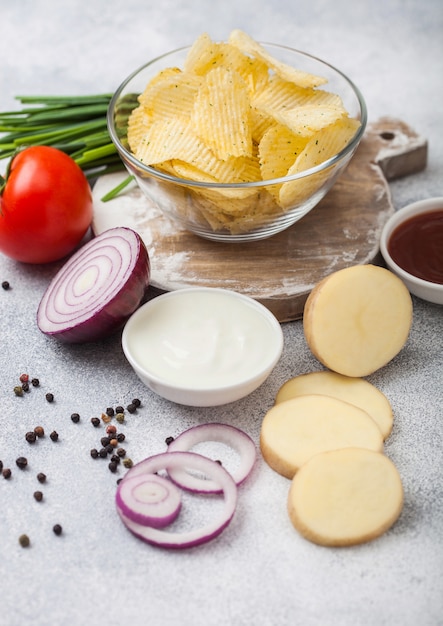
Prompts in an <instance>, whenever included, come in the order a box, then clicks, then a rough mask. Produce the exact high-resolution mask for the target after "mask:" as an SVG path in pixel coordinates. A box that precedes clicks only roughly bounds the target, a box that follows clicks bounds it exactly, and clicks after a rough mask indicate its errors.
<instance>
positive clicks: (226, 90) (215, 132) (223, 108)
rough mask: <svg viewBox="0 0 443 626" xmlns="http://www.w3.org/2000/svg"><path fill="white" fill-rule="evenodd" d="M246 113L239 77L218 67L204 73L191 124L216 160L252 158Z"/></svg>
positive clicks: (247, 107)
mask: <svg viewBox="0 0 443 626" xmlns="http://www.w3.org/2000/svg"><path fill="white" fill-rule="evenodd" d="M249 110H250V103H249V95H248V90H247V87H246V84H245V82H244V80H243V79H242V77H241V76H240V74H239V73H238V72H236V71H235V70H234V71H233V70H231V69H229V68H226V67H222V66H219V67H216V68H214V69H212V70H210V71H209V72H208V73H207V74H206V76H205V80H204V82H203V84H202V85H201V86H200V88H199V90H198V92H197V94H196V97H195V101H194V109H193V114H192V121H193V123H194V126H195V129H196V131H197V133H198V134H199V136H200V137H201V138H202V139H203V141H204V142H205V143H206V145H207V146H209V147H210V148H211V149H212V150H213V151H214V153H215V154H216V156H217V157H218V158H220V159H228V158H230V157H232V156H237V157H238V156H251V155H252V136H251V129H250V124H249Z"/></svg>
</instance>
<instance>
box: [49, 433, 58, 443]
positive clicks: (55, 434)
mask: <svg viewBox="0 0 443 626" xmlns="http://www.w3.org/2000/svg"><path fill="white" fill-rule="evenodd" d="M49 436H50V437H51V439H52V441H58V432H57V431H56V430H53V431H52V433H51V434H50V435H49Z"/></svg>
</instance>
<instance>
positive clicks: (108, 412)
mask: <svg viewBox="0 0 443 626" xmlns="http://www.w3.org/2000/svg"><path fill="white" fill-rule="evenodd" d="M106 415H107V416H108V417H114V409H113V408H112V406H108V408H107V409H106Z"/></svg>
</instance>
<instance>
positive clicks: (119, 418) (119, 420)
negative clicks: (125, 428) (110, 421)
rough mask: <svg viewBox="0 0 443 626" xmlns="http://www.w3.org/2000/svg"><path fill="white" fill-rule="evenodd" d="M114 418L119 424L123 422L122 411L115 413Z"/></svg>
mask: <svg viewBox="0 0 443 626" xmlns="http://www.w3.org/2000/svg"><path fill="white" fill-rule="evenodd" d="M115 419H116V420H117V422H118V423H119V424H123V422H124V421H125V415H124V413H117V415H116V416H115Z"/></svg>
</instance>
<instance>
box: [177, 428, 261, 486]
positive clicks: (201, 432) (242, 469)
mask: <svg viewBox="0 0 443 626" xmlns="http://www.w3.org/2000/svg"><path fill="white" fill-rule="evenodd" d="M204 441H216V442H219V443H224V444H226V445H227V446H230V447H231V448H233V449H234V450H235V451H236V452H237V454H238V455H239V457H240V464H239V466H238V467H237V468H236V469H235V471H233V472H232V477H233V479H234V481H235V483H236V484H237V485H240V484H241V483H242V482H243V481H244V480H246V478H247V477H248V476H249V474H250V472H251V470H252V468H253V466H254V463H255V460H256V457H257V451H256V447H255V444H254V442H253V441H252V439H251V438H250V437H249V435H247V434H246V433H245V432H243V431H242V430H240V429H239V428H236V427H235V426H230V425H228V424H219V423H214V424H201V425H199V426H193V427H192V428H189V429H188V430H185V431H184V432H183V433H181V434H180V435H178V437H176V438H175V439H174V440H173V441H172V442H171V443H170V444H169V445H168V452H178V451H182V452H185V451H188V450H190V449H191V448H192V447H193V446H196V445H197V444H199V443H202V442H204ZM167 471H168V474H169V476H170V478H171V480H173V481H174V483H175V484H176V485H179V487H181V488H182V489H187V490H188V491H193V492H196V493H220V487H219V486H218V485H217V484H216V483H215V482H214V481H212V480H207V479H206V478H200V477H198V476H195V474H191V473H190V472H189V471H187V469H186V467H169V466H168V468H167Z"/></svg>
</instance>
